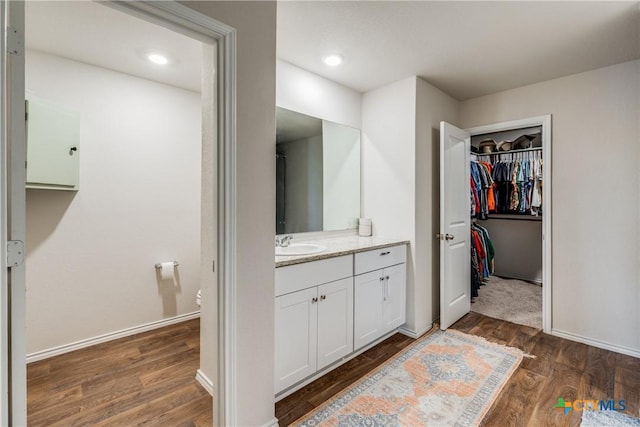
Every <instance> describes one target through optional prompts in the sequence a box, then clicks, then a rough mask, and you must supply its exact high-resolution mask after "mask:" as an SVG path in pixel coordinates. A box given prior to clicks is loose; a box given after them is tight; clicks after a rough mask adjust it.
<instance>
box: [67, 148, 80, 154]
mask: <svg viewBox="0 0 640 427" xmlns="http://www.w3.org/2000/svg"><path fill="white" fill-rule="evenodd" d="M75 151H78V147H71V148H69V155H70V156H73V153H74V152H75Z"/></svg>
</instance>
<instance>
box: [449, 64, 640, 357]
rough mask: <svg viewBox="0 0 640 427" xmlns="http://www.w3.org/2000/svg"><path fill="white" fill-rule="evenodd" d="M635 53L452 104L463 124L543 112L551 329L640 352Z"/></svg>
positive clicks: (639, 88)
mask: <svg viewBox="0 0 640 427" xmlns="http://www.w3.org/2000/svg"><path fill="white" fill-rule="evenodd" d="M638 76H640V62H639V61H634V62H628V63H624V64H619V65H614V66H611V67H606V68H601V69H598V70H594V71H589V72H585V73H581V74H575V75H572V76H567V77H563V78H559V79H555V80H550V81H546V82H542V83H538V84H534V85H530V86H525V87H521V88H518V89H513V90H508V91H504V92H500V93H496V94H493V95H488V96H483V97H480V98H476V99H471V100H468V101H464V102H462V103H461V124H462V125H463V126H465V127H471V126H477V125H484V124H489V123H495V122H502V121H507V120H513V119H520V118H525V117H531V116H538V115H543V114H551V115H552V141H551V150H552V151H551V153H552V154H551V156H552V161H553V164H552V175H553V177H552V197H553V212H552V221H553V248H552V251H553V271H552V278H553V279H552V280H553V289H552V292H553V307H552V328H553V330H554V331H556V332H561V333H566V334H569V335H573V336H577V337H582V338H587V339H590V340H595V341H599V342H601V343H605V344H609V345H612V346H616V347H618V348H620V349H628V350H631V351H635V352H636V354H638V353H637V352H638V351H640V332H639V331H640V283H639V262H638V260H639V259H640V227H639V219H640V209H639V208H640V193H639V192H638V184H639V183H640V173H639V170H640V168H638V161H639V150H638V145H639V144H638V141H640V79H639V78H638Z"/></svg>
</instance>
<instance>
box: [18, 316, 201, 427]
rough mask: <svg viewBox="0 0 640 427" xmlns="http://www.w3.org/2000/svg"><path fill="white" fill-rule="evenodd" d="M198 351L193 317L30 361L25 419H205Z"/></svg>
mask: <svg viewBox="0 0 640 427" xmlns="http://www.w3.org/2000/svg"><path fill="white" fill-rule="evenodd" d="M199 358H200V319H194V320H189V321H186V322H182V323H178V324H176V325H171V326H167V327H164V328H161V329H156V330H154V331H150V332H145V333H142V334H138V335H134V336H131V337H127V338H122V339H119V340H115V341H110V342H108V343H104V344H99V345H96V346H92V347H88V348H85V349H81V350H77V351H74V352H71V353H67V354H63V355H60V356H56V357H53V358H50V359H46V360H43V361H39V362H34V363H31V364H29V365H28V366H27V421H28V424H29V426H88V425H91V426H93V425H105V426H107V425H111V426H133V425H145V424H148V425H154V426H178V425H184V426H207V427H210V426H211V425H213V418H212V404H213V402H212V398H211V396H210V395H209V394H208V393H207V392H206V391H205V390H204V389H203V388H202V387H201V386H200V385H199V384H198V383H197V382H196V380H195V375H196V371H197V369H198V367H199V364H200V360H199Z"/></svg>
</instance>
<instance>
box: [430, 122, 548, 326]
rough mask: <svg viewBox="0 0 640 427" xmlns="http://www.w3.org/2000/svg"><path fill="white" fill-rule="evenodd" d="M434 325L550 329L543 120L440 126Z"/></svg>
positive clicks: (546, 189)
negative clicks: (465, 322) (474, 316)
mask: <svg viewBox="0 0 640 427" xmlns="http://www.w3.org/2000/svg"><path fill="white" fill-rule="evenodd" d="M440 197H441V233H440V234H439V235H438V238H439V239H440V241H441V246H440V248H441V255H440V256H441V307H440V308H441V326H442V327H443V328H447V327H448V326H450V325H451V324H453V323H454V322H455V321H456V320H458V319H459V318H461V317H462V316H463V315H464V314H466V313H467V312H469V311H476V312H479V313H481V314H484V315H487V316H489V317H496V318H499V319H502V320H507V321H511V322H513V323H518V324H524V325H527V326H530V327H533V328H536V329H542V330H543V331H545V332H550V330H551V116H540V117H533V118H529V119H522V120H515V121H510V122H504V123H498V124H492V125H486V126H480V127H474V128H471V129H467V130H464V131H463V130H461V129H457V128H455V127H453V126H451V125H449V124H447V123H444V122H443V123H442V125H441V195H440Z"/></svg>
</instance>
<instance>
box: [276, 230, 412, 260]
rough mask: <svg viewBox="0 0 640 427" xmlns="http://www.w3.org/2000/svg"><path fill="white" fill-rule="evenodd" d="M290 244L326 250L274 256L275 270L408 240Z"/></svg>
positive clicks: (358, 238) (359, 239)
mask: <svg viewBox="0 0 640 427" xmlns="http://www.w3.org/2000/svg"><path fill="white" fill-rule="evenodd" d="M292 243H314V244H317V245H322V246H325V247H326V248H327V249H325V250H324V251H322V252H320V253H316V254H309V255H295V256H293V255H288V256H280V255H276V268H278V267H284V266H287V265H294V264H300V263H303V262H311V261H318V260H321V259H327V258H333V257H337V256H342V255H349V254H355V253H357V252H364V251H369V250H373V249H380V248H386V247H389V246H395V245H406V244H408V243H409V241H408V240H403V239H397V238H396V239H394V238H389V237H381V236H371V237H361V236H355V235H353V236H341V237H330V238H326V239H318V238H315V239H300V240H298V239H296V238H295V237H294V239H293V240H292Z"/></svg>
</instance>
